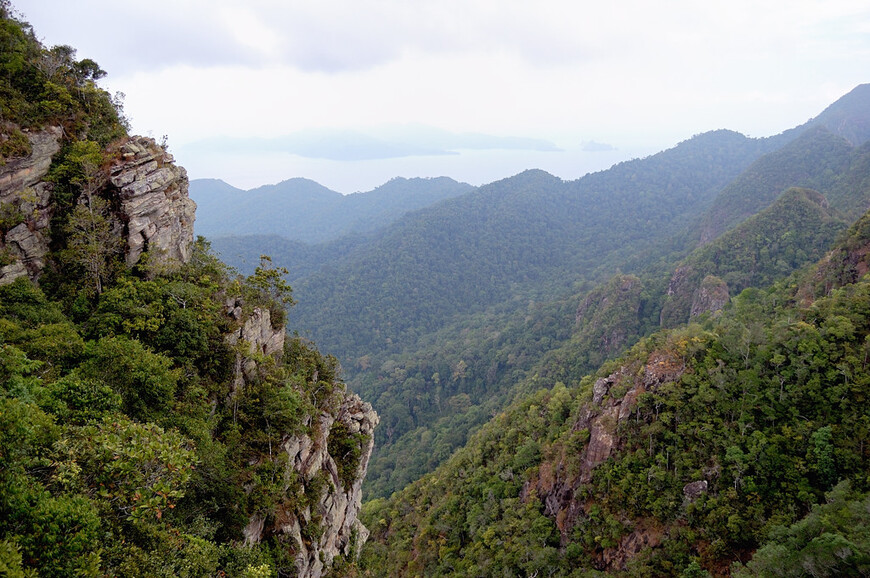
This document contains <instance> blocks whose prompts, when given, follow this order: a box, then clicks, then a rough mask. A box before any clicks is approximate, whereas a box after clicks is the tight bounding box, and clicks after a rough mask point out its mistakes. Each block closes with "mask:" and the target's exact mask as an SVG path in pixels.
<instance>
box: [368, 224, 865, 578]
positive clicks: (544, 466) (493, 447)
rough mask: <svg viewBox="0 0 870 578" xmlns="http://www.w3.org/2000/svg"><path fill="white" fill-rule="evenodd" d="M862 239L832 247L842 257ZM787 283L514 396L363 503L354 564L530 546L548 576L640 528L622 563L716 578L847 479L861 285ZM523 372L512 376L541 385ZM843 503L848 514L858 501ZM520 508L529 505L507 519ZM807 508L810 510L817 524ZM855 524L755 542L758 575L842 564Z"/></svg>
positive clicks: (856, 428)
mask: <svg viewBox="0 0 870 578" xmlns="http://www.w3.org/2000/svg"><path fill="white" fill-rule="evenodd" d="M865 246H866V245H865V244H856V242H855V241H854V239H849V240H845V241H844V242H843V243H842V244H841V248H842V247H852V249H850V250H849V251H851V254H852V255H855V254H863V250H864V247H865ZM841 250H845V249H841ZM802 278H809V279H814V278H815V277H814V276H813V275H812V274H801V275H797V276H795V277H792V278H791V279H789V280H787V281H784V282H782V283H781V284H780V285H778V286H775V287H774V288H772V289H770V290H768V291H759V290H746V291H744V292H742V293H741V294H740V295H738V296H737V297H735V298H734V299H733V302H732V305H731V307H730V308H729V309H728V310H726V311H725V312H724V313H723V314H722V315H721V317H719V318H718V319H715V320H709V319H708V320H706V321H705V326H699V325H694V326H689V327H684V328H680V329H678V330H675V331H672V332H661V333H657V334H654V335H652V336H651V337H649V338H646V339H642V340H641V341H640V342H639V343H638V345H636V346H635V347H634V348H633V349H632V350H631V351H630V352H629V353H628V354H626V356H625V357H624V358H623V359H622V360H621V361H620V362H619V363H610V364H608V365H606V366H605V367H603V368H602V369H600V370H599V372H598V373H597V374H596V375H594V376H592V377H590V378H584V379H582V380H580V383H579V386H576V387H573V388H570V389H560V388H559V387H558V386H557V387H554V388H553V389H552V390H550V391H548V390H543V391H539V392H538V393H536V394H533V395H531V396H528V397H522V398H520V399H519V400H518V401H517V402H515V403H514V404H513V405H511V406H510V408H509V409H508V410H507V411H506V412H504V413H502V414H499V415H498V416H496V418H495V419H493V420H492V421H491V422H490V423H488V424H486V425H485V426H483V428H481V430H480V431H479V432H478V433H477V434H475V435H474V436H473V437H472V438H471V440H470V441H469V443H468V444H467V445H466V447H465V448H463V449H461V450H459V451H458V452H456V453H455V454H454V455H453V456H452V457H451V458H450V459H449V460H448V461H447V462H446V463H445V464H444V465H442V466H441V467H440V468H438V469H436V470H435V471H434V472H432V473H431V474H428V475H426V476H424V477H423V478H421V479H420V480H419V481H417V482H415V483H413V484H411V485H409V486H408V487H407V488H405V489H404V490H402V491H401V492H398V493H396V494H394V495H393V496H392V498H391V499H390V500H388V501H385V500H376V501H374V502H372V503H370V504H369V505H368V506H367V507H366V510H365V522H366V523H367V525H368V527H369V528H371V529H372V530H373V537H372V539H373V541H374V544H373V545H372V546H371V547H367V548H366V550H365V551H364V554H363V565H364V567H368V568H375V567H377V568H379V569H380V570H381V571H382V572H385V573H390V574H393V575H415V574H419V573H422V572H425V573H426V574H427V575H433V576H438V575H449V574H450V573H454V574H456V573H459V574H468V573H472V574H474V573H481V572H482V573H485V574H487V575H500V574H502V573H506V574H511V575H518V574H522V573H528V572H531V571H532V567H524V566H522V565H518V562H517V560H518V559H519V560H529V559H545V560H548V562H547V566H546V568H547V570H548V571H549V572H550V573H551V575H557V576H558V575H564V576H567V575H570V572H571V568H572V567H576V566H581V567H587V568H591V567H594V568H597V569H599V570H614V569H615V568H613V567H611V566H609V565H608V563H607V561H606V560H607V559H611V557H613V556H620V555H622V554H621V553H620V552H621V550H620V545H621V544H624V543H626V540H638V539H641V540H649V542H648V546H646V547H642V548H640V550H641V551H640V552H636V553H633V554H631V558H632V559H631V562H630V564H629V565H628V568H627V570H626V573H627V575H633V576H634V575H636V576H648V575H680V574H683V575H687V576H689V575H706V574H705V573H706V572H710V573H713V574H719V573H723V572H724V571H727V570H726V569H727V568H728V567H729V566H730V564H731V563H732V562H734V561H735V560H736V559H747V558H748V557H749V556H750V555H751V553H752V552H753V551H754V550H755V549H756V548H758V547H759V545H761V544H763V543H764V542H765V541H766V540H767V539H768V537H769V536H785V535H786V534H783V533H782V531H781V530H779V531H773V534H771V532H772V530H773V528H775V527H778V526H785V527H788V526H789V525H791V524H793V523H795V522H796V520H798V519H799V518H800V517H801V516H803V515H804V514H806V513H807V512H812V511H813V507H814V505H815V504H818V503H819V502H820V501H821V500H822V499H823V496H824V492H826V491H828V490H829V489H830V488H831V485H832V484H834V483H836V482H837V481H838V480H849V481H850V482H851V483H852V484H853V485H854V486H855V487H858V488H860V489H861V491H864V490H865V489H866V487H867V483H868V478H867V475H866V472H867V468H868V465H870V462H868V460H870V454H868V451H867V449H866V448H867V447H868V443H867V442H868V441H870V437H868V436H870V416H868V413H867V406H866V403H865V401H866V386H867V385H868V383H870V378H868V374H867V368H866V363H865V359H866V352H867V345H866V343H867V339H868V335H870V284H868V281H867V279H861V280H858V281H857V282H855V283H851V284H846V285H844V286H841V287H831V288H829V291H828V295H827V296H825V297H822V298H819V299H816V300H815V301H807V300H804V299H797V298H796V297H797V296H798V295H800V294H802V293H801V292H802V291H803V289H802V287H801V286H800V284H799V282H798V281H799V280H800V279H802ZM598 378H606V380H608V381H606V382H605V383H609V384H610V385H608V388H609V389H608V390H607V391H605V392H604V393H603V394H602V393H601V391H600V389H596V391H598V393H597V395H603V398H602V401H601V404H597V405H596V404H592V403H591V401H590V400H591V397H592V388H593V385H595V384H596V380H597V379H598ZM527 379H528V381H529V383H528V385H527V387H529V386H532V385H533V384H536V385H538V386H539V387H540V386H541V385H546V384H547V383H546V382H543V383H542V382H541V380H540V378H539V379H538V380H533V379H530V378H527ZM596 388H599V386H597V385H596ZM557 392H559V393H557ZM548 396H550V397H549V399H548ZM553 398H555V399H558V400H559V401H557V402H556V403H554V402H553ZM607 408H614V409H613V410H612V412H613V413H610V414H606V415H605V413H604V412H607V411H608V409H607ZM566 412H567V413H566ZM599 415H600V416H602V417H601V418H600V420H599V421H596V419H598V418H596V416H599ZM607 416H609V417H607ZM590 430H591V431H592V434H591V435H590V433H589V431H590ZM602 430H603V432H604V433H602ZM596 432H597V433H596ZM608 436H612V438H609V437H608ZM607 439H612V440H613V445H612V446H605V447H607V448H608V449H607V450H606V453H605V454H604V456H605V458H606V459H603V461H600V462H599V461H597V459H596V461H595V462H592V464H593V465H592V466H590V465H589V463H590V462H589V461H588V460H589V459H590V456H589V453H588V452H591V451H592V450H591V449H590V448H591V446H592V444H593V443H595V444H597V448H598V449H596V452H602V451H605V450H602V449H601V447H602V445H601V444H602V443H603V442H602V440H607ZM538 452H539V453H538ZM537 455H540V458H537V457H536V456H537ZM699 480H703V481H706V482H707V487H706V491H705V492H704V493H702V494H701V495H700V496H699V497H697V498H694V499H691V500H690V499H688V498H687V497H686V496H685V495H684V487H685V486H686V485H687V484H689V483H690V482H694V481H699ZM863 497H864V496H863V494H861V495H860V496H859V497H858V498H857V499H858V500H860V499H863ZM516 500H521V502H520V503H522V504H523V508H526V510H523V509H522V508H521V507H520V506H519V504H518V502H517V501H516ZM848 500H854V498H848V499H846V500H845V501H847V502H848ZM857 504H858V503H857V502H856V503H855V505H854V506H851V507H852V508H853V510H852V511H856V509H858V508H860V512H862V514H861V515H864V514H866V512H865V511H864V510H865V509H866V505H864V504H863V502H861V504H862V505H860V506H858V505H857ZM522 511H525V512H527V515H528V517H524V518H523V520H522V522H521V523H515V522H514V520H515V519H516V516H517V515H518V513H520V512H522ZM536 511H537V512H539V513H540V515H543V521H537V522H536V518H535V516H534V515H533V513H534V512H536ZM823 511H825V510H820V513H819V514H818V516H817V517H816V518H815V519H826V520H827V519H830V518H827V517H825V516H826V514H822V513H821V512H823ZM838 511H840V512H843V510H842V507H839V509H838ZM843 515H844V516H845V515H846V514H845V513H844V514H843ZM847 520H849V519H848V518H847ZM546 523H549V524H551V526H550V527H551V528H553V525H555V527H556V528H557V530H556V531H555V532H554V533H555V536H556V540H555V543H556V544H559V545H561V548H557V549H556V550H555V551H552V552H551V551H549V550H547V544H548V540H552V539H553V538H552V537H548V534H547V533H546V532H544V533H543V537H538V536H537V532H538V531H539V530H542V529H545V528H546ZM865 525H866V524H864V523H863V522H862V521H860V520H858V519H855V520H854V521H852V520H849V521H847V522H845V523H844V524H842V525H839V526H837V527H838V528H839V529H838V530H837V532H839V533H840V535H837V532H834V531H831V530H828V529H827V528H830V526H827V527H825V529H819V530H813V531H812V532H807V531H806V530H805V529H803V528H806V526H801V527H800V528H801V529H797V528H796V529H795V530H794V534H793V535H794V536H800V541H794V542H791V543H790V544H791V545H790V546H788V551H786V550H784V549H783V544H785V543H786V542H785V539H784V538H783V539H781V540H778V541H776V542H775V543H773V544H771V546H770V547H769V548H763V549H762V550H759V556H760V558H759V562H755V564H758V566H757V567H756V568H757V570H756V571H757V575H801V570H799V569H798V568H803V569H804V571H806V568H807V567H810V566H811V567H812V568H813V569H815V570H814V571H817V572H819V573H820V574H819V575H843V574H846V575H848V574H849V573H850V572H852V573H853V574H854V573H855V569H856V568H859V567H860V565H861V564H863V563H864V556H866V554H865V553H864V551H863V549H862V548H863V546H862V544H863V542H861V541H860V540H862V539H863V537H862V538H860V539H859V536H863V531H864V530H863V529H864V526H865ZM651 526H652V527H651ZM656 528H658V529H656ZM846 528H855V529H856V531H855V532H854V533H853V534H845V533H844V532H846ZM658 532H663V533H664V535H666V536H667V539H666V540H663V541H658V540H657V539H656V538H655V536H656V535H657V533H658ZM777 532H779V533H777ZM639 536H647V538H640V537H639ZM774 539H775V540H777V539H776V538H774ZM514 541H515V542H516V543H522V544H523V546H522V547H516V546H513V545H512V544H514ZM539 544H540V546H538V545H539ZM805 545H806V546H805ZM494 548H498V551H492V550H493V549H494ZM482 552H487V553H486V555H482V554H481V553H482ZM511 552H514V557H511ZM517 557H519V558H517ZM384 560H386V562H384ZM762 560H763V561H762ZM791 560H793V561H794V562H792V561H791ZM781 561H782V562H781ZM375 564H376V565H377V566H375ZM761 564H766V565H765V566H761ZM788 564H793V566H788ZM801 564H808V565H809V566H807V565H804V566H800V565H801ZM789 567H793V568H795V570H794V571H785V570H784V571H783V573H778V572H779V571H778V570H776V569H777V568H786V569H787V568H789ZM747 568H750V569H751V568H752V563H751V564H750V565H749V566H747ZM752 575H755V574H752Z"/></svg>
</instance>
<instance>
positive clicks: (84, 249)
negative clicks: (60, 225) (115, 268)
mask: <svg viewBox="0 0 870 578" xmlns="http://www.w3.org/2000/svg"><path fill="white" fill-rule="evenodd" d="M74 182H75V183H76V184H78V185H79V187H80V189H81V196H80V197H79V202H78V204H77V205H76V207H75V208H74V209H73V211H72V213H71V214H70V216H69V219H68V220H67V224H66V233H67V234H68V235H69V238H68V240H67V247H68V248H69V249H71V250H72V251H73V253H72V259H73V261H74V262H75V263H77V264H78V265H81V266H82V267H83V268H84V269H85V271H86V272H87V274H88V277H89V278H90V280H91V282H92V283H93V286H94V290H95V291H96V292H97V295H99V294H101V293H102V292H103V282H104V281H105V280H106V279H107V278H108V277H109V273H110V270H111V269H110V266H109V260H110V258H111V256H112V255H114V254H116V253H118V252H119V251H120V250H121V247H122V244H123V240H122V238H121V237H120V236H119V235H117V234H116V233H115V232H114V231H113V230H112V229H113V228H112V223H111V221H110V219H109V204H108V203H107V202H106V200H105V199H103V198H102V197H100V196H99V195H98V192H99V190H100V188H101V187H102V186H103V184H104V183H105V175H104V174H103V172H102V171H101V170H100V167H99V166H97V165H96V164H95V163H94V162H93V160H92V159H84V160H83V161H82V174H81V176H80V177H78V178H76V179H75V180H74Z"/></svg>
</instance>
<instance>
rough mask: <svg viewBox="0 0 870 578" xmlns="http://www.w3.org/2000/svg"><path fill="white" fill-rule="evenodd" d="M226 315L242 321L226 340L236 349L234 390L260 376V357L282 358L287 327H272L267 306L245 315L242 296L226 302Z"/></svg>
mask: <svg viewBox="0 0 870 578" xmlns="http://www.w3.org/2000/svg"><path fill="white" fill-rule="evenodd" d="M226 307H227V309H226V311H227V315H228V316H230V317H231V318H232V319H234V320H235V321H237V322H238V323H239V328H238V329H237V330H235V331H233V332H232V333H230V334H229V335H227V336H226V340H227V343H228V344H229V345H230V346H231V347H233V348H234V349H235V350H236V359H235V365H234V374H233V389H232V393H236V392H237V391H239V390H240V389H241V388H243V387H244V386H245V382H250V381H251V380H253V379H256V378H257V375H258V374H259V372H260V370H261V368H260V365H259V361H262V360H265V359H269V358H274V359H276V360H277V359H280V357H281V354H282V353H283V352H284V336H285V331H284V327H277V328H276V327H272V314H271V313H270V312H269V310H268V309H264V308H261V307H254V310H253V312H252V313H251V314H250V315H249V316H248V317H247V319H244V321H242V319H243V316H244V312H243V311H244V309H243V303H242V300H241V299H238V298H232V299H229V300H227V303H226Z"/></svg>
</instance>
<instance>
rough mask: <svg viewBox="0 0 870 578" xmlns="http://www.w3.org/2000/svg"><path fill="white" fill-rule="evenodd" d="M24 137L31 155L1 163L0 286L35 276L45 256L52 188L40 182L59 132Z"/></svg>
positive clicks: (57, 145) (56, 148) (56, 146)
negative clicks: (21, 278)
mask: <svg viewBox="0 0 870 578" xmlns="http://www.w3.org/2000/svg"><path fill="white" fill-rule="evenodd" d="M26 134H27V139H28V141H29V144H30V146H29V148H30V151H31V152H30V154H29V155H27V156H24V157H19V158H12V159H8V160H7V161H6V163H5V164H0V284H5V283H11V282H12V281H14V280H15V279H17V278H18V277H24V276H26V275H29V276H30V277H31V278H35V277H37V276H38V275H39V273H40V272H41V271H42V268H43V267H44V266H45V263H44V261H43V259H44V257H45V255H46V253H48V243H49V236H48V225H49V221H50V220H51V204H50V203H51V185H50V184H49V183H46V182H44V181H43V180H42V179H43V178H44V177H45V175H46V173H47V172H48V169H49V167H50V166H51V159H52V157H53V156H54V155H55V154H56V153H57V152H58V151H59V150H60V137H61V129H60V128H58V127H51V128H48V129H46V130H43V131H38V132H29V133H26Z"/></svg>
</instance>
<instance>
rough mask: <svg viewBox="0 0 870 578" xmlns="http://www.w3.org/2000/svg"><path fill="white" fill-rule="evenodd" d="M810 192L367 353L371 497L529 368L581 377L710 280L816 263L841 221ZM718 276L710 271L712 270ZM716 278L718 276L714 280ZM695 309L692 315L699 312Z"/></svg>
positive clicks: (436, 449) (421, 461) (749, 282)
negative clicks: (408, 343)
mask: <svg viewBox="0 0 870 578" xmlns="http://www.w3.org/2000/svg"><path fill="white" fill-rule="evenodd" d="M823 205H826V201H825V200H824V197H821V195H819V194H818V193H816V192H813V191H809V190H805V189H789V190H787V191H786V192H784V193H783V194H782V195H781V196H780V198H779V199H777V201H776V202H775V203H774V204H773V205H772V206H770V207H768V208H767V209H765V210H764V211H762V212H761V213H759V214H758V215H756V216H755V217H752V218H751V219H748V220H747V221H745V222H744V223H742V224H741V225H740V226H738V227H737V228H735V229H733V230H732V231H729V232H728V233H726V234H725V235H723V236H722V237H721V238H719V239H717V240H716V241H714V242H713V243H711V244H709V245H705V246H703V247H700V248H698V249H696V250H695V251H693V252H692V253H691V254H690V255H689V256H688V257H686V258H685V259H683V260H682V261H681V262H679V263H678V264H676V265H675V266H674V267H675V272H674V274H673V275H672V276H671V279H667V278H665V277H661V276H660V275H659V274H658V273H657V268H654V269H653V271H648V272H646V273H642V274H641V275H640V276H639V277H638V276H634V275H616V276H614V277H612V278H611V279H609V280H608V281H607V282H606V283H602V284H601V285H599V286H597V287H595V288H594V289H591V290H587V291H582V292H580V293H577V294H573V295H571V296H570V297H566V298H564V299H559V300H554V301H549V302H544V303H540V304H535V305H532V306H529V307H528V308H525V309H523V310H522V311H519V312H515V313H513V314H508V313H506V312H503V313H501V314H498V315H495V314H493V315H480V316H477V317H475V318H473V319H469V320H466V321H464V322H463V323H462V324H457V325H455V326H451V327H450V328H448V329H445V330H444V331H442V332H439V333H437V334H436V335H435V336H433V337H432V338H430V339H428V340H427V341H425V342H424V343H423V344H421V347H420V348H419V350H418V351H416V352H413V353H411V352H409V353H405V354H402V355H393V356H388V357H387V358H386V360H384V361H380V360H378V359H377V358H375V357H373V356H372V357H369V358H367V359H365V360H364V362H365V363H368V364H377V363H380V366H379V367H377V368H375V369H374V370H368V368H365V369H363V368H358V369H360V370H361V371H359V372H358V373H356V374H354V376H353V378H352V379H351V382H350V383H351V385H352V387H354V389H356V390H357V391H359V392H361V393H362V394H363V395H364V396H365V397H366V398H367V399H370V400H372V401H373V403H374V404H375V405H376V406H377V407H378V408H379V409H380V412H381V414H382V419H383V421H382V427H381V428H380V430H379V431H378V433H377V441H378V445H377V449H376V452H375V455H374V457H373V459H372V463H371V465H370V467H369V474H368V477H367V486H366V487H367V488H368V491H369V492H370V495H371V496H388V495H389V494H390V493H391V492H393V491H396V490H399V489H401V488H402V487H404V485H405V484H407V483H408V482H409V481H410V480H413V479H415V478H416V477H418V476H419V475H422V474H423V473H426V472H428V471H431V469H432V466H433V465H435V464H438V463H440V461H442V460H444V459H445V458H446V457H447V456H449V455H450V453H452V451H453V450H455V449H456V448H458V447H461V446H462V445H464V443H465V441H466V439H467V435H468V433H469V432H471V431H473V429H474V428H475V427H479V426H480V425H482V424H483V423H485V421H486V420H488V419H489V417H490V416H492V415H493V414H494V413H497V412H498V411H499V409H500V408H501V407H504V405H505V404H506V402H507V401H508V400H510V399H513V398H515V397H516V396H517V395H519V394H520V393H523V392H527V388H524V387H523V386H521V385H520V384H522V383H523V382H524V378H526V377H529V376H533V375H537V376H538V377H541V376H548V377H551V378H556V379H560V380H563V381H565V382H566V383H567V382H568V381H569V380H579V379H580V378H581V377H582V376H583V375H585V374H586V373H588V372H590V371H593V370H594V369H596V368H597V367H598V366H600V365H601V364H602V363H603V362H604V361H606V360H607V359H609V358H612V357H614V356H616V355H618V354H620V353H621V352H622V351H623V349H624V348H625V347H627V346H628V345H631V344H632V343H634V342H635V341H636V340H637V339H639V338H640V337H641V336H643V335H648V334H650V333H652V332H653V331H655V330H656V329H658V327H659V325H660V323H661V324H663V325H665V326H673V325H675V324H678V323H684V322H687V321H688V320H689V317H690V310H691V308H692V305H693V298H694V299H695V301H697V294H698V291H699V289H700V288H701V285H702V282H703V281H705V280H707V282H708V283H710V281H709V280H708V279H707V278H708V277H710V276H714V277H712V278H714V279H719V280H720V281H721V283H722V285H723V286H724V301H723V302H722V303H720V305H719V307H721V306H722V305H724V303H725V302H727V300H728V296H729V294H736V293H739V292H740V291H741V290H743V289H745V288H747V287H751V286H754V287H763V286H766V285H768V284H770V283H772V282H773V281H774V280H777V279H780V278H782V277H785V276H786V275H788V274H789V273H790V272H792V271H794V270H795V269H797V268H799V267H801V266H804V265H806V264H808V263H811V262H813V261H815V260H817V259H819V258H820V257H821V256H822V255H823V254H824V252H825V251H826V250H827V248H828V247H829V246H830V245H831V243H832V242H833V241H834V239H835V238H836V236H837V234H838V233H839V232H841V231H842V230H844V229H845V228H846V224H845V222H843V221H842V220H840V219H839V218H835V217H832V216H831V213H830V210H829V209H828V208H826V207H825V206H823ZM716 276H718V277H716ZM722 279H724V280H722ZM706 312H707V311H706V310H705V311H699V312H698V313H706Z"/></svg>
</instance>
